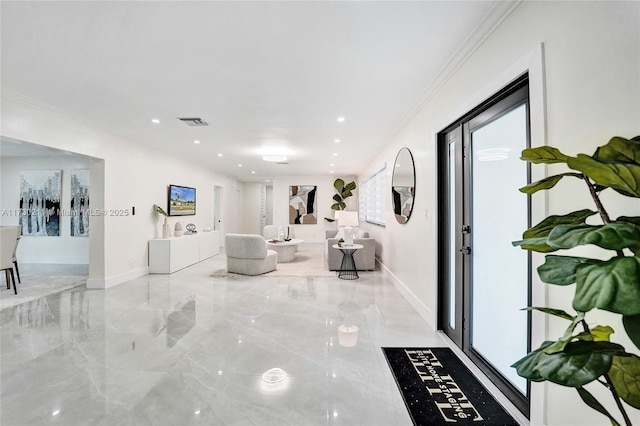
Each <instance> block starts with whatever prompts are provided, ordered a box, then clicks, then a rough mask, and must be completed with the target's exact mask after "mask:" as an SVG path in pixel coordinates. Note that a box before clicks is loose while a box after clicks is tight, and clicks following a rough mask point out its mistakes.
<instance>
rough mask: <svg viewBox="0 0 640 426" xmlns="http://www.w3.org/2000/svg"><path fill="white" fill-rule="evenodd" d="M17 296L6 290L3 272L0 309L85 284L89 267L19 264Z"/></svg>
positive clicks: (11, 290)
mask: <svg viewBox="0 0 640 426" xmlns="http://www.w3.org/2000/svg"><path fill="white" fill-rule="evenodd" d="M19 265H20V278H21V280H20V281H21V282H20V283H19V284H18V294H14V292H13V288H11V289H7V288H6V281H5V277H4V272H2V273H0V275H1V276H2V278H0V283H2V284H1V285H0V309H4V308H7V307H9V306H16V305H20V304H22V303H24V302H28V301H31V300H35V299H38V298H40V297H42V296H44V295H49V294H54V293H59V292H61V291H63V290H68V289H71V288H75V287H80V286H84V285H86V284H87V278H88V277H89V265H58V264H46V263H22V262H21V263H20V264H19Z"/></svg>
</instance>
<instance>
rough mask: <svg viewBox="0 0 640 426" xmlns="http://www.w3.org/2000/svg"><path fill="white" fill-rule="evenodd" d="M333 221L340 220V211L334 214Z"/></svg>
mask: <svg viewBox="0 0 640 426" xmlns="http://www.w3.org/2000/svg"><path fill="white" fill-rule="evenodd" d="M333 219H334V220H338V219H340V210H336V211H334V212H333Z"/></svg>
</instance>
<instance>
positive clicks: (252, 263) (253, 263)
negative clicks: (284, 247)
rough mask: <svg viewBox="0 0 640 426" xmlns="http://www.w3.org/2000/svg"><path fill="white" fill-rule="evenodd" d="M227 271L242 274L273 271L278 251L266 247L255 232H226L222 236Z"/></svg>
mask: <svg viewBox="0 0 640 426" xmlns="http://www.w3.org/2000/svg"><path fill="white" fill-rule="evenodd" d="M224 242H225V250H226V253H227V271H228V272H234V273H236V274H243V275H260V274H265V273H267V272H271V271H275V270H276V267H277V265H278V253H277V252H275V251H273V250H268V249H267V243H266V241H265V240H264V238H263V237H262V236H261V235H257V234H227V235H225V237H224Z"/></svg>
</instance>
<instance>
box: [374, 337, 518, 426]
mask: <svg viewBox="0 0 640 426" xmlns="http://www.w3.org/2000/svg"><path fill="white" fill-rule="evenodd" d="M382 350H383V352H384V355H385V357H386V358H387V362H388V363H389V367H391V371H392V372H393V376H394V377H395V379H396V383H397V385H398V388H399V389H400V392H401V393H402V398H403V399H404V403H405V405H406V406H407V409H408V410H409V414H410V415H411V419H412V420H413V423H414V424H415V425H418V426H426V425H429V426H438V425H465V426H466V425H486V426H489V425H490V426H498V425H509V426H511V425H513V426H517V425H518V423H517V422H516V421H515V420H514V419H513V417H511V416H510V415H509V414H508V413H507V412H506V411H505V410H504V408H502V406H501V405H500V404H498V402H497V401H496V400H495V399H494V398H493V396H491V394H490V393H489V392H488V391H487V390H486V389H485V387H484V386H482V384H480V382H479V381H478V380H477V379H476V378H475V377H474V376H473V374H472V373H471V372H470V371H469V369H468V368H467V367H466V366H465V365H464V364H463V363H462V361H460V359H459V358H458V357H457V356H456V355H455V354H454V353H453V351H451V349H449V348H382Z"/></svg>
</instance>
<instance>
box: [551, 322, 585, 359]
mask: <svg viewBox="0 0 640 426" xmlns="http://www.w3.org/2000/svg"><path fill="white" fill-rule="evenodd" d="M582 320H584V312H579V313H578V316H576V317H575V318H574V319H573V321H571V324H570V325H569V327H567V329H566V330H565V332H564V335H563V336H562V337H561V338H559V339H558V340H556V341H555V342H554V343H553V344H552V345H551V346H549V347H548V348H547V349H545V351H544V353H546V354H549V355H550V354H554V353H556V352H562V351H564V350H565V348H566V347H567V345H568V344H569V343H570V342H571V341H572V340H573V339H574V337H575V336H574V335H573V330H575V328H576V326H577V325H578V324H579V323H580V322H581V321H582ZM591 340H593V339H591Z"/></svg>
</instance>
